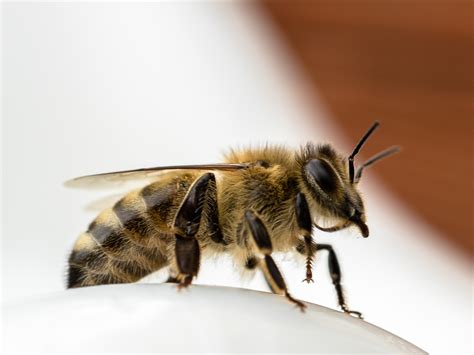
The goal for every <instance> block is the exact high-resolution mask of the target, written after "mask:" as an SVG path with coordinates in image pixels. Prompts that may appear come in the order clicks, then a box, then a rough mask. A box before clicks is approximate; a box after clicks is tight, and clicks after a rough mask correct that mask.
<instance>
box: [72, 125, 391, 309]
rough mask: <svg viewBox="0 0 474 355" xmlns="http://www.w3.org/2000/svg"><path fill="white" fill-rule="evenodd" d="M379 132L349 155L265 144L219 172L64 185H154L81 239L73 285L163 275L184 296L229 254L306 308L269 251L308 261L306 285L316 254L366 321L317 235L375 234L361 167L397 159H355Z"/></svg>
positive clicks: (165, 170)
mask: <svg viewBox="0 0 474 355" xmlns="http://www.w3.org/2000/svg"><path fill="white" fill-rule="evenodd" d="M378 126H379V123H378V122H375V123H374V124H373V125H372V126H371V128H370V129H369V130H368V131H367V132H366V133H365V134H364V135H363V137H362V138H361V139H360V141H359V142H358V144H357V145H356V147H355V148H354V150H353V151H352V153H351V154H350V155H349V156H348V157H344V156H342V155H341V154H339V153H338V152H336V151H335V149H334V148H333V147H332V146H331V145H329V144H320V145H316V144H312V143H308V144H306V145H304V146H303V147H302V148H301V149H300V150H297V151H293V150H290V149H287V148H284V147H281V146H270V145H267V146H265V147H263V148H257V149H243V150H239V151H230V153H229V154H228V155H227V156H226V159H225V162H224V163H222V164H209V165H183V166H164V167H156V168H143V169H137V170H127V171H120V172H112V173H104V174H96V175H88V176H83V177H79V178H76V179H73V180H70V181H68V182H66V186H68V187H90V186H93V185H94V184H97V183H104V182H105V183H107V182H110V181H122V180H134V179H137V178H142V177H146V178H147V179H150V183H149V184H148V185H146V186H145V187H143V188H141V189H138V190H134V191H132V192H129V193H128V194H126V195H125V196H124V197H123V198H121V199H120V200H119V201H118V202H117V203H115V205H113V206H112V207H110V208H107V209H105V210H103V211H102V212H101V213H100V214H99V215H98V216H97V217H96V218H95V220H94V221H93V222H92V223H91V224H90V225H89V227H88V229H87V231H86V232H84V233H82V234H81V235H80V236H79V238H78V239H77V241H76V242H75V244H74V247H73V250H72V252H71V254H70V256H69V261H68V277H67V287H68V288H76V287H83V286H93V285H102V284H114V283H130V282H136V281H138V280H140V279H141V278H143V277H145V276H147V275H149V274H151V273H153V272H155V271H158V270H160V269H162V268H165V267H166V268H168V269H169V278H168V281H167V282H174V283H178V288H183V287H187V286H189V285H190V284H191V283H192V281H193V279H194V278H195V277H196V276H197V275H198V272H199V267H200V260H201V258H205V257H206V256H209V255H216V254H228V255H230V256H231V258H232V259H233V260H234V262H235V264H236V265H241V266H242V268H245V269H248V270H254V269H260V270H262V271H263V274H264V276H265V280H266V281H267V283H268V286H269V287H270V288H271V290H272V291H273V292H274V293H276V294H281V295H284V296H285V297H286V298H287V299H288V300H289V301H291V302H293V303H294V304H296V305H297V306H298V307H299V308H300V309H301V310H304V308H305V307H306V306H305V304H304V303H302V302H300V301H298V300H297V299H295V298H293V296H292V295H291V294H290V293H289V291H288V289H287V286H286V283H285V281H284V277H283V276H282V274H281V272H280V271H279V269H278V267H277V265H276V263H275V261H274V259H273V258H272V252H283V253H296V254H301V255H303V256H304V257H305V258H306V271H305V278H304V280H303V281H306V282H308V283H309V282H312V281H313V279H312V264H313V260H314V258H315V254H316V253H317V252H319V251H322V250H325V251H326V252H327V253H328V266H329V272H330V276H331V279H332V282H333V285H334V287H335V290H336V293H337V298H338V304H339V306H340V308H341V309H342V311H344V312H346V313H349V314H352V315H354V316H357V317H360V318H361V317H362V315H361V313H360V312H356V311H352V310H350V309H349V307H348V305H347V304H346V301H345V297H344V292H343V289H342V285H341V271H340V266H339V262H338V259H337V256H336V254H335V252H334V250H333V248H332V246H331V245H328V244H317V243H315V241H314V239H313V236H312V229H313V227H315V228H317V229H319V230H321V231H325V232H335V231H339V230H342V229H345V228H349V227H352V226H354V227H356V228H357V229H358V230H359V232H360V234H361V235H362V236H363V237H364V238H367V237H368V236H369V228H368V226H367V224H366V215H365V209H364V204H363V201H362V198H361V196H360V194H359V192H358V190H357V184H358V182H359V181H360V178H361V176H362V172H363V170H364V168H366V167H368V166H369V165H371V164H372V163H374V162H376V161H378V160H380V159H382V158H384V157H387V156H389V155H391V154H393V153H396V152H398V151H399V148H397V147H392V148H389V149H387V150H385V151H383V152H381V153H379V154H377V155H375V156H374V157H372V158H370V159H369V160H367V161H366V162H365V163H363V164H362V165H360V166H359V167H358V169H357V170H355V169H354V157H355V156H356V155H357V153H358V152H359V150H360V148H361V147H362V146H363V144H364V143H365V142H366V140H367V139H368V137H369V136H370V135H371V134H372V133H373V132H374V130H375V129H376V128H377V127H378Z"/></svg>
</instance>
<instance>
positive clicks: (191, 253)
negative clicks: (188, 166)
mask: <svg viewBox="0 0 474 355" xmlns="http://www.w3.org/2000/svg"><path fill="white" fill-rule="evenodd" d="M212 184H215V177H214V174H212V173H207V174H204V175H202V176H201V177H200V178H198V179H197V180H196V181H195V182H194V183H193V185H192V186H191V188H190V189H189V191H188V193H187V195H186V196H185V198H184V200H183V202H182V204H181V206H180V208H179V210H178V213H177V215H176V218H175V221H174V232H175V237H176V244H175V255H176V264H177V268H178V275H177V277H176V279H177V281H178V282H179V287H180V288H182V287H187V286H189V285H190V284H191V282H192V280H193V278H194V277H196V276H197V274H198V271H199V265H200V259H201V249H200V247H199V243H198V241H197V239H196V234H197V232H198V230H199V227H200V224H201V216H202V210H203V206H204V204H205V200H206V198H207V192H208V190H209V187H210V186H212ZM172 281H173V279H172V280H171V282H172Z"/></svg>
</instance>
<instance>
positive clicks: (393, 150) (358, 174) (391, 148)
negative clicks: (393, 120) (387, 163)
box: [355, 146, 401, 183]
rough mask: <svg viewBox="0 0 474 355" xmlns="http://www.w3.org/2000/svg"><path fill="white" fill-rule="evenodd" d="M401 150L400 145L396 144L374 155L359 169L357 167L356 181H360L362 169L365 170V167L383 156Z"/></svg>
mask: <svg viewBox="0 0 474 355" xmlns="http://www.w3.org/2000/svg"><path fill="white" fill-rule="evenodd" d="M400 150H401V149H400V147H397V146H394V147H390V148H388V149H385V150H384V151H382V152H380V153H378V154H376V155H374V156H373V157H372V158H370V159H369V160H367V161H366V162H365V163H364V164H362V166H361V167H359V169H357V173H356V176H355V182H356V183H358V182H359V180H360V178H361V176H362V171H363V170H364V168H366V167H368V166H369V165H372V164H373V163H375V162H377V161H379V160H381V159H383V158H386V157H388V156H390V155H393V154H396V153H399V152H400Z"/></svg>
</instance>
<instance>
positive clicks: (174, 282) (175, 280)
mask: <svg viewBox="0 0 474 355" xmlns="http://www.w3.org/2000/svg"><path fill="white" fill-rule="evenodd" d="M165 283H170V284H177V283H179V280H178V278H177V277H173V276H169V277H168V279H167V280H166V281H165Z"/></svg>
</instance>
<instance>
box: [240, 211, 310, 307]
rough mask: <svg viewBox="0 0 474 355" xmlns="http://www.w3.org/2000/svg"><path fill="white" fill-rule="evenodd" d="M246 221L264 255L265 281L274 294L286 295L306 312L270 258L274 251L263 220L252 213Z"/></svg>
mask: <svg viewBox="0 0 474 355" xmlns="http://www.w3.org/2000/svg"><path fill="white" fill-rule="evenodd" d="M245 219H246V221H247V223H248V225H249V227H250V232H251V234H252V237H253V239H254V241H255V244H256V245H257V248H258V250H259V251H260V253H262V254H263V259H262V260H261V261H260V262H259V266H260V267H261V268H262V270H263V272H264V275H265V280H267V283H268V284H269V285H270V288H271V289H272V291H273V292H274V293H277V294H281V295H284V296H285V297H286V298H287V299H288V300H289V301H291V302H293V303H294V304H296V305H297V306H298V307H299V308H300V310H301V311H304V309H305V308H306V305H305V304H304V303H303V302H301V301H298V300H296V299H294V298H293V297H292V296H291V295H290V293H289V292H288V289H287V287H286V284H285V280H284V279H283V276H282V275H281V273H280V270H278V267H277V265H276V264H275V261H274V260H273V258H272V257H271V256H270V254H271V253H272V250H273V247H272V241H271V239H270V236H269V235H268V231H267V228H266V227H265V225H264V224H263V222H262V220H261V219H260V218H258V217H257V216H256V215H255V214H254V213H253V212H251V211H247V212H245Z"/></svg>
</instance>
